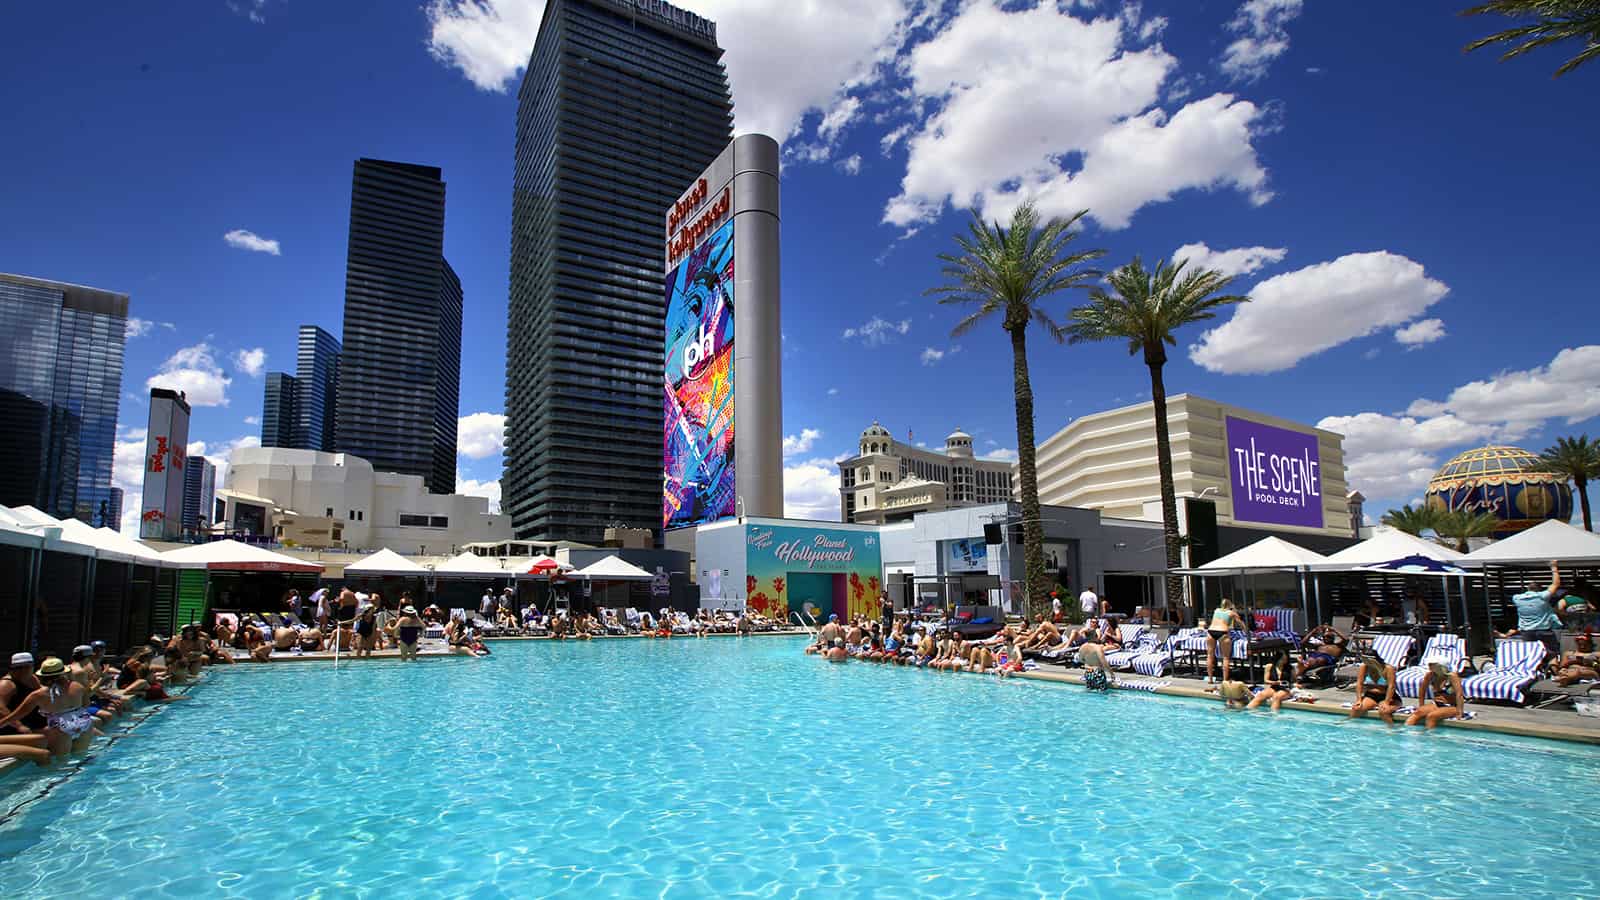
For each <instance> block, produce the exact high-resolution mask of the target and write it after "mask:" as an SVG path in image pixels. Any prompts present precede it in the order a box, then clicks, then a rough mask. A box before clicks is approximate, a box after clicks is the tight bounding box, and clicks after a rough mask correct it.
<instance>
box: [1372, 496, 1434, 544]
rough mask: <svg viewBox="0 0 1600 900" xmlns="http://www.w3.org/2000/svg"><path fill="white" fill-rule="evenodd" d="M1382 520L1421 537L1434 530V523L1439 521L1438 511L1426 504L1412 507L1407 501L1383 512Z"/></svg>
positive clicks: (1391, 526)
mask: <svg viewBox="0 0 1600 900" xmlns="http://www.w3.org/2000/svg"><path fill="white" fill-rule="evenodd" d="M1382 521H1383V524H1385V525H1387V526H1389V527H1390V528H1394V529H1397V530H1399V531H1404V532H1405V533H1406V534H1409V535H1413V536H1415V537H1422V536H1423V535H1424V534H1426V533H1428V532H1430V531H1433V530H1434V525H1435V524H1437V523H1438V521H1439V511H1438V510H1436V509H1434V508H1433V507H1431V506H1426V505H1423V506H1419V507H1416V508H1415V509H1413V508H1412V507H1411V504H1409V503H1407V504H1406V505H1405V506H1402V507H1400V508H1399V509H1391V510H1389V511H1388V512H1386V513H1384V514H1383V519H1382Z"/></svg>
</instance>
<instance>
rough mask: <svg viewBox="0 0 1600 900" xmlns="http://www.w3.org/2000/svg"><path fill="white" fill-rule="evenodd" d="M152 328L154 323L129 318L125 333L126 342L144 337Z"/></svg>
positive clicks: (154, 325) (147, 320)
mask: <svg viewBox="0 0 1600 900" xmlns="http://www.w3.org/2000/svg"><path fill="white" fill-rule="evenodd" d="M154 327H156V323H154V322H152V321H150V320H149V319H140V318H137V317H132V316H130V317H129V318H128V330H127V332H126V334H127V337H128V340H133V339H134V338H136V337H144V336H145V335H147V334H149V333H150V329H152V328H154Z"/></svg>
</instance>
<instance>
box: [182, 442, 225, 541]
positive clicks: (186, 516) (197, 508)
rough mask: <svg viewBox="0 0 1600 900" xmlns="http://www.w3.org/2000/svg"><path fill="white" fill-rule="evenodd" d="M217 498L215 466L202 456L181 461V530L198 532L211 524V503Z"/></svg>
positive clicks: (186, 532) (189, 532) (187, 532)
mask: <svg viewBox="0 0 1600 900" xmlns="http://www.w3.org/2000/svg"><path fill="white" fill-rule="evenodd" d="M216 498H217V467H216V465H215V464H213V463H212V462H211V460H209V459H206V458H205V457H204V456H191V457H189V458H187V459H185V460H184V462H183V531H184V533H185V534H192V533H196V532H198V531H199V530H200V529H201V528H202V527H203V526H205V525H209V524H211V505H212V501H214V500H216Z"/></svg>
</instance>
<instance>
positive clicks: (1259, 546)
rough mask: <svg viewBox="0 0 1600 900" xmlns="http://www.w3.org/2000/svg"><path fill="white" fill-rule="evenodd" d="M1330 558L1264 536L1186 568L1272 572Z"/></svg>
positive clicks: (1213, 571)
mask: <svg viewBox="0 0 1600 900" xmlns="http://www.w3.org/2000/svg"><path fill="white" fill-rule="evenodd" d="M1327 561H1328V558H1327V557H1326V556H1323V555H1322V554H1321V553H1317V552H1315V551H1313V550H1307V549H1306V548H1304V547H1301V546H1300V545H1298V544H1291V543H1289V542H1288V541H1286V540H1284V539H1283V538H1280V537H1264V538H1262V539H1261V540H1259V541H1256V542H1255V543H1254V544H1251V545H1250V546H1248V547H1243V548H1240V549H1238V550H1235V551H1233V552H1232V553H1229V554H1228V555H1227V556H1224V557H1222V558H1220V559H1214V560H1212V561H1211V562H1208V563H1206V564H1205V565H1203V566H1200V567H1199V568H1197V569H1186V570H1184V571H1185V572H1189V573H1192V574H1196V575H1223V574H1226V573H1228V572H1256V571H1259V572H1272V571H1279V570H1283V569H1301V568H1306V567H1309V566H1315V565H1318V564H1320V563H1325V562H1327Z"/></svg>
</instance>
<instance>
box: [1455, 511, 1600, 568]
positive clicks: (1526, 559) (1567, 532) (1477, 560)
mask: <svg viewBox="0 0 1600 900" xmlns="http://www.w3.org/2000/svg"><path fill="white" fill-rule="evenodd" d="M1552 559H1554V560H1559V561H1560V562H1564V563H1576V562H1597V561H1600V534H1592V533H1590V532H1587V531H1584V530H1583V529H1582V528H1575V527H1573V526H1571V525H1568V524H1567V523H1565V522H1557V521H1556V520H1554V519H1551V520H1549V521H1548V522H1540V523H1539V524H1538V525H1535V526H1533V527H1532V528H1529V529H1528V530H1527V531H1524V532H1522V533H1521V534H1517V535H1513V536H1512V537H1508V538H1506V539H1505V540H1503V541H1495V542H1494V543H1492V544H1490V545H1489V546H1487V547H1483V548H1480V549H1478V550H1475V551H1473V552H1471V553H1468V554H1467V555H1466V557H1465V558H1463V559H1462V560H1461V562H1462V563H1463V564H1465V565H1469V566H1470V565H1485V564H1487V565H1503V566H1515V565H1542V564H1545V563H1548V562H1549V561H1550V560H1552Z"/></svg>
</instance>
